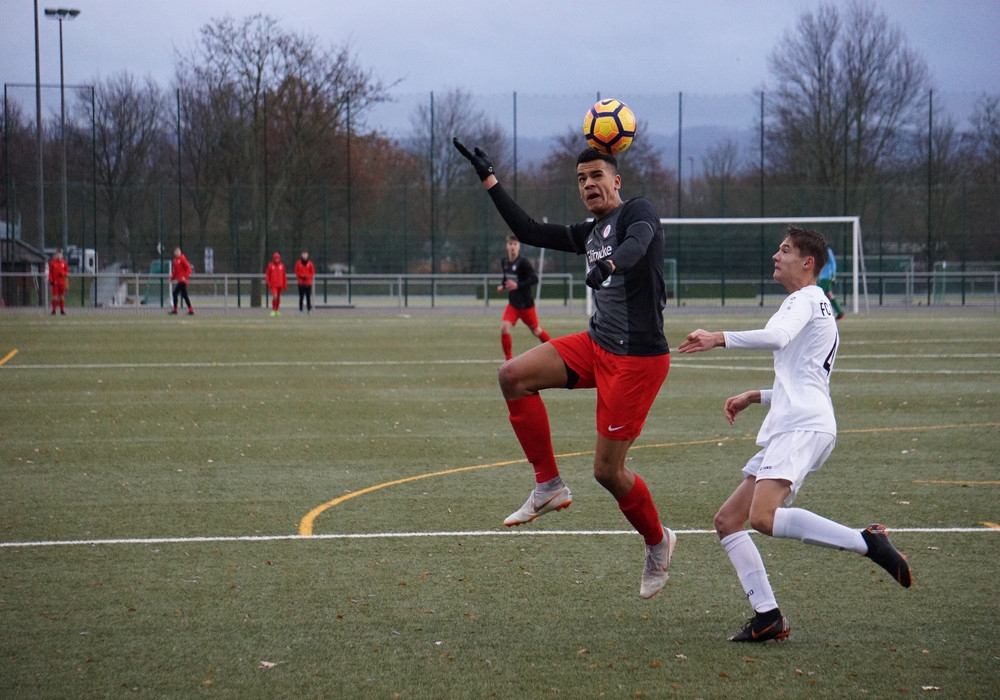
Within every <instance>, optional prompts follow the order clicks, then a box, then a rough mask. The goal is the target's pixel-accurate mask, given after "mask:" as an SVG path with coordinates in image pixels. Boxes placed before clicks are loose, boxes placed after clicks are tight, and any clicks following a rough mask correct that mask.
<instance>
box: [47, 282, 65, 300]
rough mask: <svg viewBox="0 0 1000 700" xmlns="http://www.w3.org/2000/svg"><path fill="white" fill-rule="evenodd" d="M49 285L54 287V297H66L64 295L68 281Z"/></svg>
mask: <svg viewBox="0 0 1000 700" xmlns="http://www.w3.org/2000/svg"><path fill="white" fill-rule="evenodd" d="M49 286H50V287H52V296H54V297H64V296H66V283H65V282H53V283H52V284H50V285H49Z"/></svg>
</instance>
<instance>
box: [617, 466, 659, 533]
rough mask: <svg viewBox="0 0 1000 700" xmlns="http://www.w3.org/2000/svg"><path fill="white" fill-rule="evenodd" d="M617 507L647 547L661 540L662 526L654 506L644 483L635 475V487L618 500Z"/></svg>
mask: <svg viewBox="0 0 1000 700" xmlns="http://www.w3.org/2000/svg"><path fill="white" fill-rule="evenodd" d="M618 507H619V508H621V511H622V514H623V515H624V516H625V519H626V520H628V521H629V522H630V523H631V524H632V527H634V528H635V529H636V530H637V531H638V532H639V534H640V535H642V538H643V539H644V540H646V544H648V545H649V546H651V547H652V546H653V545H657V544H659V543H660V542H661V541H662V540H663V526H662V525H660V516H659V514H658V513H657V512H656V505H655V504H654V503H653V497H652V496H651V495H650V493H649V487H648V486H646V482H645V481H643V480H642V479H640V478H639V475H638V474H636V475H635V485H634V486H633V487H632V490H631V491H629V492H628V493H627V494H625V495H624V496H622V497H621V498H619V499H618Z"/></svg>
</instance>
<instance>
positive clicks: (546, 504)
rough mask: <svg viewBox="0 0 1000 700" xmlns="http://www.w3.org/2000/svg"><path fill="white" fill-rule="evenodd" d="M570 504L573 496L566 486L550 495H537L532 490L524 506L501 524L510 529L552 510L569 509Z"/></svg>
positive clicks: (537, 493) (536, 492)
mask: <svg viewBox="0 0 1000 700" xmlns="http://www.w3.org/2000/svg"><path fill="white" fill-rule="evenodd" d="M572 502H573V494H572V493H570V491H569V487H568V486H563V487H562V488H561V489H559V490H558V491H555V492H552V493H539V492H538V491H536V490H532V492H531V495H530V496H528V500H527V501H525V502H524V505H523V506H521V507H520V508H519V509H518V510H517V512H515V513H511V514H510V515H508V516H507V519H506V520H504V521H503V524H504V525H506V526H507V527H510V526H511V525H523V524H524V523H530V522H531V521H532V520H534V519H535V518H537V517H538V516H539V515H545V514H546V513H548V512H551V511H553V510H562V509H563V508H569V504H570V503H572Z"/></svg>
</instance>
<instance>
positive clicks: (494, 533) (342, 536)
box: [0, 523, 1000, 549]
mask: <svg viewBox="0 0 1000 700" xmlns="http://www.w3.org/2000/svg"><path fill="white" fill-rule="evenodd" d="M984 525H986V527H888V530H889V532H890V533H892V534H896V533H900V532H912V533H935V534H953V533H983V532H991V533H1000V526H998V525H996V524H995V523H984ZM856 529H863V528H856ZM674 533H675V534H677V535H715V534H716V533H715V530H697V529H691V530H674ZM636 534H637V533H636V531H635V530H445V531H440V532H348V533H326V534H322V535H219V536H204V537H125V538H119V539H91V540H42V541H38V542H0V549H28V548H33V547H71V546H81V545H83V546H90V547H93V546H98V545H121V544H141V545H151V544H205V543H212V542H280V541H286V542H290V541H298V542H314V541H316V540H388V539H412V538H430V537H564V536H573V537H579V536H587V535H598V536H607V535H611V536H614V535H636ZM751 534H758V533H754V532H751Z"/></svg>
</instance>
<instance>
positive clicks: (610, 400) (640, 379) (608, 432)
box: [549, 333, 670, 440]
mask: <svg viewBox="0 0 1000 700" xmlns="http://www.w3.org/2000/svg"><path fill="white" fill-rule="evenodd" d="M549 342H550V343H551V344H552V346H553V347H555V349H556V352H558V353H559V356H560V357H561V358H562V360H563V362H565V363H566V366H567V367H569V368H570V369H571V370H572V371H573V372H575V373H576V374H577V375H578V376H579V380H578V381H577V382H576V384H575V385H574V386H573V387H572V388H573V389H593V388H595V387H596V388H597V432H598V433H599V434H600V435H603V436H604V437H606V438H609V439H611V440H634V439H636V438H637V437H639V434H640V433H641V432H642V426H643V425H644V424H645V423H646V416H647V415H648V414H649V409H650V407H651V406H652V405H653V401H654V400H655V399H656V395H657V394H658V393H659V391H660V387H661V386H663V382H664V381H665V380H666V378H667V372H669V371H670V355H654V356H652V357H636V356H634V355H615V354H614V353H611V352H608V351H607V350H605V349H604V348H602V347H600V346H599V345H598V344H597V343H595V342H594V341H593V339H592V338H591V337H590V335H589V334H587V333H575V334H573V335H567V336H562V337H560V338H553V339H552V340H550V341H549Z"/></svg>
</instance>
